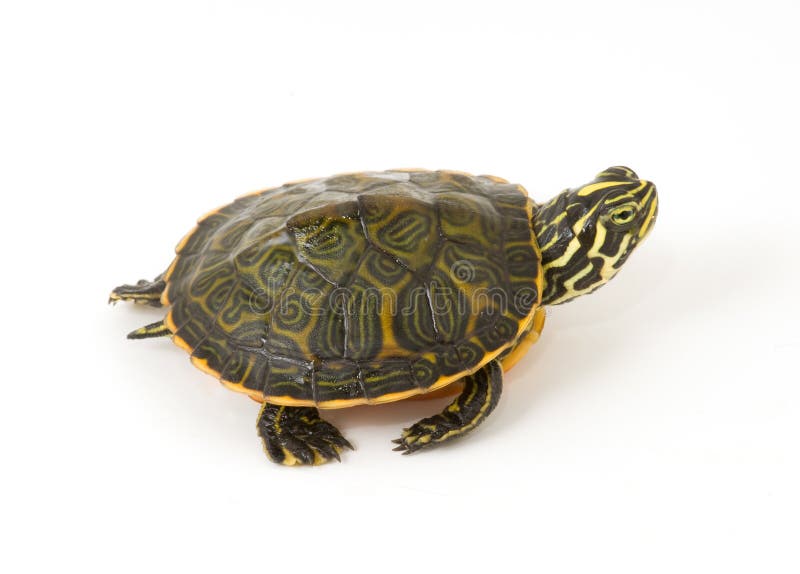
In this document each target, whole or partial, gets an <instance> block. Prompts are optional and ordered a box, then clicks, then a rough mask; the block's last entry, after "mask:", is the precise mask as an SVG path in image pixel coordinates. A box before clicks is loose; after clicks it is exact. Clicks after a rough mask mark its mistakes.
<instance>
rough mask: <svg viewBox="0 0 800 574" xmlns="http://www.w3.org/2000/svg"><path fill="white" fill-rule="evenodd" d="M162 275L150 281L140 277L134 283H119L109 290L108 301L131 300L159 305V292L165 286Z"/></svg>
mask: <svg viewBox="0 0 800 574" xmlns="http://www.w3.org/2000/svg"><path fill="white" fill-rule="evenodd" d="M163 277H164V275H163V273H162V274H161V275H159V276H158V277H156V278H155V279H153V280H152V281H147V280H145V279H142V280H141V281H138V282H137V283H136V285H120V286H119V287H117V288H116V289H114V290H113V291H112V292H111V295H110V296H109V298H108V302H109V303H116V302H117V301H133V302H134V303H139V304H140V305H150V306H151V307H161V294H162V293H163V292H164V289H166V287H167V284H166V283H165V282H164V279H163Z"/></svg>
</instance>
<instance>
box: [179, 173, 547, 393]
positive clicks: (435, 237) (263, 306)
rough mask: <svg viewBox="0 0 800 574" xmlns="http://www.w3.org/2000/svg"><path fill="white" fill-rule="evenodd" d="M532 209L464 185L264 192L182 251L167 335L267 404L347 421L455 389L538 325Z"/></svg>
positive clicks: (398, 180) (389, 176) (356, 183)
mask: <svg viewBox="0 0 800 574" xmlns="http://www.w3.org/2000/svg"><path fill="white" fill-rule="evenodd" d="M531 209H532V204H531V202H529V201H528V200H527V198H526V195H525V192H524V190H523V189H522V188H521V187H519V186H516V185H511V184H508V183H506V182H505V181H503V180H499V179H496V178H490V177H484V176H479V177H476V176H470V175H466V174H461V173H456V172H426V171H414V172H402V171H392V172H380V173H361V174H347V175H340V176H334V177H331V178H326V179H319V180H313V181H308V182H300V183H295V184H287V185H284V186H282V187H279V188H275V189H271V190H267V191H262V192H258V193H255V194H251V195H248V196H245V197H242V198H240V199H237V200H236V201H234V202H233V203H231V204H229V205H227V206H225V207H223V208H222V209H220V210H217V211H215V212H212V213H210V214H208V215H207V216H205V217H204V218H202V219H201V220H200V222H199V224H198V226H197V227H196V228H195V229H194V230H193V231H192V232H190V233H189V234H188V235H187V236H186V237H185V238H184V240H183V241H181V243H180V244H179V246H178V256H177V257H176V258H175V261H174V262H173V264H172V266H171V267H170V269H169V271H168V273H167V283H168V286H167V291H166V293H165V295H164V303H166V304H169V305H171V306H172V307H171V309H170V312H169V315H168V317H167V325H168V326H169V328H170V330H172V331H173V333H174V334H175V337H174V339H175V341H176V343H178V344H179V345H180V346H182V347H183V348H185V349H186V350H187V351H188V352H190V353H191V355H192V360H193V362H194V363H195V364H196V365H197V366H198V367H200V368H201V369H203V370H205V371H207V372H209V373H212V374H214V375H215V376H217V377H218V378H220V379H221V380H222V382H223V383H224V384H226V385H227V386H229V387H231V388H233V389H234V390H237V391H241V392H245V393H248V394H249V395H250V396H252V397H254V398H256V399H258V400H268V401H270V402H274V403H279V404H287V405H314V404H317V405H319V406H323V407H328V408H334V407H343V406H350V405H354V404H361V403H380V402H388V401H392V400H398V399H401V398H404V397H407V396H410V395H413V394H418V393H422V392H426V391H429V390H432V389H434V388H439V387H442V386H444V385H446V384H448V383H450V382H452V381H454V380H457V379H458V378H460V377H461V376H463V375H464V374H466V373H468V372H472V371H474V370H475V369H477V368H479V367H480V366H481V365H483V364H485V363H486V362H488V361H489V360H491V359H493V358H494V357H496V356H498V355H499V354H500V353H501V352H503V351H504V350H506V349H507V348H508V347H509V346H510V345H511V344H512V343H513V342H514V341H515V340H516V338H517V337H518V336H519V335H520V333H521V332H523V331H524V330H525V329H526V327H528V326H530V324H531V319H532V317H533V313H534V311H535V309H536V307H537V306H538V303H539V301H540V293H541V279H542V276H541V267H540V257H539V253H538V247H537V246H536V243H535V240H534V238H533V236H532V232H531V226H530V218H531Z"/></svg>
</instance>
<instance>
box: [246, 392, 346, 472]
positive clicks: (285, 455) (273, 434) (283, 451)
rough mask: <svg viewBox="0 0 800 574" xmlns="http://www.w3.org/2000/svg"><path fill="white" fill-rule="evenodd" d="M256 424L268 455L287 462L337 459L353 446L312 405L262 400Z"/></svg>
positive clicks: (274, 459) (314, 463) (313, 463)
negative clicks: (279, 403) (285, 403)
mask: <svg viewBox="0 0 800 574" xmlns="http://www.w3.org/2000/svg"><path fill="white" fill-rule="evenodd" d="M256 426H257V428H258V434H259V435H260V436H261V440H262V441H263V443H264V452H266V453H267V456H268V457H269V459H270V460H271V461H272V462H277V463H279V464H284V465H287V466H294V465H300V464H302V465H318V464H324V463H326V462H328V461H331V460H333V459H336V460H340V458H339V455H340V454H341V452H342V451H343V450H344V449H346V448H349V449H351V450H352V448H353V447H352V445H351V444H350V443H349V442H348V441H347V439H345V438H344V437H343V436H342V435H341V433H340V432H339V430H338V429H337V428H336V427H335V426H333V425H332V424H330V423H329V422H326V421H324V420H323V419H322V418H320V416H319V411H318V410H317V409H315V408H314V407H286V406H281V405H273V404H270V403H264V404H263V406H262V407H261V412H260V413H259V415H258V423H257V425H256Z"/></svg>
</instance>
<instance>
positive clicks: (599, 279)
mask: <svg viewBox="0 0 800 574" xmlns="http://www.w3.org/2000/svg"><path fill="white" fill-rule="evenodd" d="M657 213H658V196H657V195H656V186H655V185H653V184H652V183H651V182H649V181H646V180H643V179H639V177H638V176H637V175H636V174H635V173H634V172H633V171H632V170H630V169H628V168H627V167H621V166H617V167H610V168H608V169H606V170H605V171H602V172H600V173H599V174H597V177H595V178H594V179H593V180H592V181H590V182H589V183H587V184H585V185H583V186H581V187H576V188H571V189H567V190H565V191H563V192H561V193H560V194H559V195H557V196H556V197H555V198H553V199H552V200H550V201H549V202H547V203H545V204H542V205H539V206H537V207H536V209H535V215H534V218H533V229H534V232H535V234H536V238H537V240H538V242H539V247H540V248H541V250H542V265H543V267H544V291H543V294H542V304H543V305H557V304H559V303H565V302H567V301H570V300H572V299H574V298H575V297H577V296H579V295H584V294H586V293H591V292H592V291H594V290H595V289H597V288H598V287H600V286H602V285H604V284H606V283H607V282H608V281H609V280H610V279H611V278H612V277H614V275H616V273H617V271H619V269H620V267H622V264H623V263H625V261H627V260H628V257H629V256H630V254H631V253H632V252H633V251H634V249H636V247H637V246H638V245H640V244H641V243H642V241H643V240H644V239H645V238H646V237H647V235H648V234H649V233H650V230H651V229H652V228H653V224H654V223H655V220H656V214H657Z"/></svg>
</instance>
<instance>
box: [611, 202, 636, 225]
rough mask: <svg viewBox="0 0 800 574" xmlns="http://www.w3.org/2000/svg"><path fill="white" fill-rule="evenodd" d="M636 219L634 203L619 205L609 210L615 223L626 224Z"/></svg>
mask: <svg viewBox="0 0 800 574" xmlns="http://www.w3.org/2000/svg"><path fill="white" fill-rule="evenodd" d="M634 219H636V206H635V205H621V206H620V207H617V208H616V209H615V210H614V211H612V212H611V221H612V222H613V223H614V224H616V225H627V224H628V223H630V222H631V221H633V220H634Z"/></svg>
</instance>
